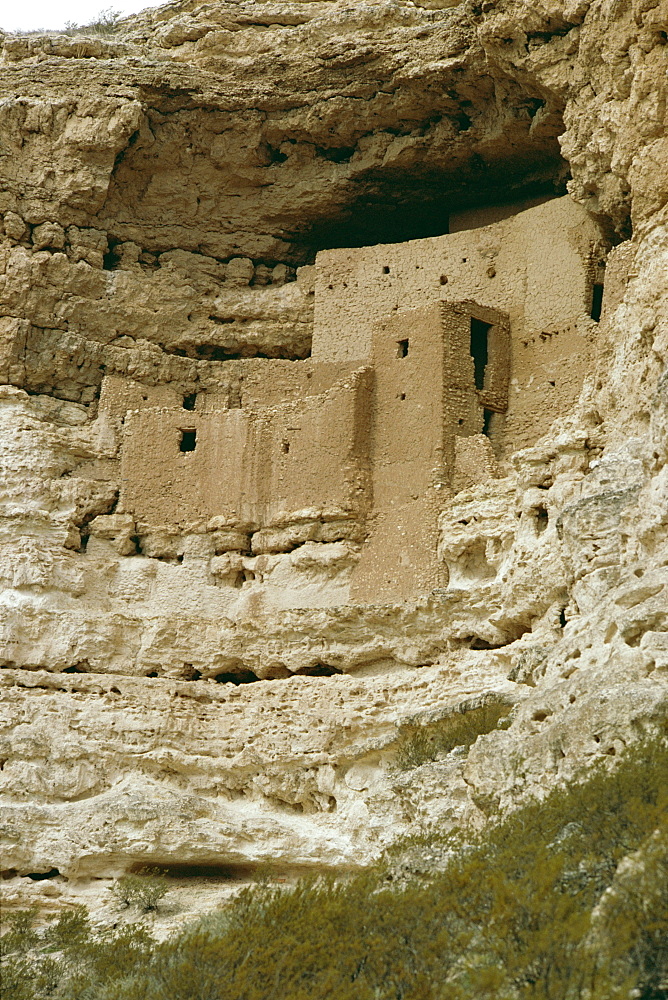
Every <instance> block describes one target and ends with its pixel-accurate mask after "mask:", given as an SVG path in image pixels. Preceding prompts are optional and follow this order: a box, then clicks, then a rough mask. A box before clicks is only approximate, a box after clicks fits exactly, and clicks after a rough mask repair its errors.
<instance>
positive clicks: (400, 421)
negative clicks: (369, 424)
mask: <svg viewBox="0 0 668 1000" xmlns="http://www.w3.org/2000/svg"><path fill="white" fill-rule="evenodd" d="M472 318H475V319H478V320H482V321H483V322H484V323H485V324H488V325H489V337H488V342H489V353H488V363H487V365H486V369H485V380H484V385H483V386H482V387H481V388H480V389H479V390H478V389H476V386H475V367H474V360H473V358H472V356H471V354H470V353H469V347H470V336H471V321H472ZM509 346H510V345H509V327H508V321H507V317H505V316H504V315H503V314H500V313H498V312H496V311H495V310H490V309H484V308H481V307H479V306H477V305H476V304H475V303H461V304H458V305H453V304H451V303H446V302H434V303H432V304H431V305H430V306H426V307H424V308H422V309H415V310H411V311H410V312H407V313H400V314H395V316H393V317H392V318H391V319H390V320H388V321H387V322H386V323H384V324H381V325H379V326H378V328H377V329H376V330H375V331H374V336H373V369H374V379H375V382H374V386H375V392H374V397H373V404H374V405H373V414H372V421H373V432H372V450H371V455H372V477H373V510H374V513H373V519H372V529H371V533H370V537H369V539H368V541H367V543H366V544H365V546H364V548H363V551H362V557H361V560H360V563H359V565H358V567H357V568H356V570H355V574H354V577H353V586H352V596H353V598H354V599H355V598H356V599H357V600H360V601H364V602H373V601H377V600H378V599H397V598H400V599H409V598H410V597H411V596H415V595H416V594H418V593H427V592H429V591H431V590H433V589H434V588H435V587H439V586H442V585H443V584H444V583H447V580H446V579H445V574H444V567H443V565H442V563H441V562H440V561H439V559H438V556H437V535H438V516H439V514H440V513H441V511H442V509H443V506H444V504H445V502H446V500H447V498H448V497H449V496H450V495H451V489H450V485H451V483H452V481H453V478H454V473H455V440H456V438H457V437H458V436H461V435H477V434H479V433H480V431H481V430H482V428H483V423H484V412H485V407H488V406H493V407H494V408H495V409H497V410H499V411H503V410H505V408H506V406H507V402H508V370H509Z"/></svg>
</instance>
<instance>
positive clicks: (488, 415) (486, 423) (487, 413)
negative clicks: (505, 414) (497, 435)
mask: <svg viewBox="0 0 668 1000" xmlns="http://www.w3.org/2000/svg"><path fill="white" fill-rule="evenodd" d="M493 413H494V410H483V411H482V414H483V416H482V432H483V434H484V435H485V437H489V432H490V430H491V426H492V414H493Z"/></svg>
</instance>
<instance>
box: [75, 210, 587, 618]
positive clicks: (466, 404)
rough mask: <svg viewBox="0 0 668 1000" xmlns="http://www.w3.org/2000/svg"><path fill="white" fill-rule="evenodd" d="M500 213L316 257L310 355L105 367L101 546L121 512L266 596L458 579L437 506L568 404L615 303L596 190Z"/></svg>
mask: <svg viewBox="0 0 668 1000" xmlns="http://www.w3.org/2000/svg"><path fill="white" fill-rule="evenodd" d="M488 217H489V210H481V212H480V213H479V214H478V215H477V216H476V214H475V213H472V212H468V213H466V217H465V219H464V222H465V223H466V225H467V228H465V229H464V228H463V229H461V230H460V231H457V232H453V233H451V234H450V235H446V236H441V237H431V238H427V239H421V240H414V241H411V242H409V243H396V244H388V245H380V246H372V247H363V248H357V249H338V250H328V251H323V252H321V253H319V254H318V256H317V258H316V263H315V267H314V268H313V269H310V268H305V269H304V270H305V271H308V272H310V280H311V281H312V283H313V292H314V296H313V297H314V318H313V334H312V349H311V352H310V356H309V357H308V358H305V359H301V360H299V359H298V360H282V359H278V358H277V359H271V358H259V357H250V358H243V357H241V358H239V357H237V358H236V359H229V360H223V361H215V360H214V361H209V362H204V361H198V362H195V364H194V368H195V369H197V368H198V367H199V368H202V369H203V368H205V367H206V369H207V372H206V377H204V372H202V377H201V378H200V377H199V373H198V372H197V370H195V372H194V378H195V382H198V383H199V385H198V389H197V390H196V391H192V386H193V362H192V361H191V360H189V359H185V358H184V359H183V360H181V361H180V360H179V359H178V357H173V358H172V359H171V360H172V362H173V364H172V367H171V371H170V379H169V381H166V382H160V383H159V384H155V379H152V383H153V384H150V383H148V382H144V381H142V380H141V378H138V377H136V376H130V375H129V374H122V373H120V372H115V373H113V374H112V373H110V374H106V375H105V376H104V378H103V381H102V387H101V396H100V408H99V414H100V419H101V420H102V421H104V420H107V421H109V422H111V423H114V422H116V424H117V425H118V427H119V428H120V430H121V446H120V458H119V460H120V463H121V472H120V482H121V490H120V498H119V503H118V506H117V509H116V511H115V513H114V514H113V515H109V516H108V517H105V516H101V517H98V518H97V519H95V520H94V521H93V523H92V524H91V525H90V532H91V539H90V540H89V548H88V551H89V552H94V551H95V546H96V545H101V544H102V545H108V544H109V542H110V541H113V539H114V530H116V528H117V529H118V530H119V531H120V532H121V533H122V534H123V537H124V538H126V539H127V538H129V537H133V538H136V539H137V540H138V546H139V548H138V551H139V553H140V554H143V555H145V556H149V557H155V558H158V559H163V560H166V561H176V560H177V559H179V558H180V559H181V560H182V558H183V550H184V546H185V547H190V549H191V550H192V549H193V546H194V548H195V549H196V550H197V551H198V553H199V554H200V557H201V560H204V562H202V561H200V567H204V565H205V563H206V560H207V559H208V560H209V561H208V565H207V566H206V575H207V579H209V580H210V582H211V583H212V584H214V585H216V586H218V587H220V588H223V589H225V590H226V591H227V592H228V593H229V600H230V601H233V600H235V601H238V600H239V598H240V595H239V593H238V591H240V590H243V591H244V594H243V597H244V600H245V601H249V600H250V601H251V604H250V606H251V607H253V608H255V609H257V608H258V607H259V606H260V607H266V606H267V605H269V606H275V604H276V603H278V604H279V606H283V607H286V606H287V607H289V606H297V607H299V606H326V605H331V604H341V603H347V602H348V601H351V602H356V603H372V604H373V603H383V602H396V601H403V600H412V599H415V598H416V597H418V596H420V595H424V594H428V593H430V592H431V591H432V590H434V589H435V588H438V587H442V586H443V585H444V584H446V583H447V579H446V578H445V575H444V566H443V564H442V562H441V561H440V560H439V558H438V553H437V548H438V546H437V523H438V517H439V514H440V512H441V510H442V508H443V505H444V503H445V502H446V500H447V499H448V498H449V497H451V496H452V495H453V492H454V491H459V490H461V489H462V488H465V487H466V486H473V485H475V484H476V483H480V482H483V481H485V480H487V479H490V480H491V479H494V478H495V477H497V476H498V475H499V474H500V473H499V468H500V465H499V463H502V462H503V460H504V456H505V455H507V454H509V453H511V452H513V451H516V450H517V449H519V448H522V447H526V446H529V445H531V444H532V443H533V442H534V441H536V440H537V439H538V438H539V437H540V435H541V434H543V433H544V432H545V431H546V430H547V429H548V427H549V426H550V424H551V423H552V421H553V420H554V419H555V418H557V417H558V416H559V415H560V414H561V413H564V412H567V410H568V408H569V407H570V406H571V405H572V403H573V402H574V400H575V399H576V398H577V396H578V394H579V392H580V389H581V386H582V381H583V378H584V376H585V374H586V372H587V370H588V364H589V360H590V357H591V348H592V338H593V337H594V335H595V322H594V321H593V320H592V316H594V314H597V315H596V316H595V318H598V316H600V301H599V300H598V299H597V294H598V293H597V291H596V289H597V288H598V287H599V286H598V284H597V283H596V281H597V276H598V270H597V269H598V265H599V263H600V261H601V260H602V259H603V253H604V241H603V238H602V234H601V233H600V232H599V230H598V229H597V227H596V226H595V224H594V223H593V222H592V221H591V219H590V217H589V216H588V215H587V214H586V213H585V211H584V210H583V209H582V208H580V207H579V206H578V205H576V204H575V203H573V202H572V201H571V200H570V199H569V198H559V199H553V200H551V201H545V202H544V203H542V204H539V205H536V206H534V207H532V208H530V209H528V210H525V211H520V212H518V213H517V214H515V215H511V216H509V217H508V218H506V219H502V220H500V221H496V222H492V223H491V224H487V225H485V224H484V223H485V221H486V219H487V218H488ZM455 222H456V220H455ZM110 367H111V366H107V371H109V368H110ZM212 369H214V372H213V378H212V377H211V375H212ZM105 474H106V475H108V474H109V472H108V469H107V471H106V472H105ZM130 523H131V527H130V528H129V527H128V524H130Z"/></svg>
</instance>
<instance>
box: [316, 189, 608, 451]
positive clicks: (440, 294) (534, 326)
mask: <svg viewBox="0 0 668 1000" xmlns="http://www.w3.org/2000/svg"><path fill="white" fill-rule="evenodd" d="M604 249H605V247H604V241H603V239H602V235H601V233H600V231H599V229H598V227H597V226H596V224H595V223H594V222H593V221H592V219H591V217H590V216H589V215H588V214H587V212H586V211H585V210H584V209H583V208H582V207H581V206H580V205H577V204H576V203H575V202H573V201H572V200H571V199H570V198H569V197H564V198H559V199H553V200H552V201H549V202H546V203H544V204H542V205H538V206H536V207H533V208H530V209H528V210H527V211H525V212H521V213H519V214H518V215H515V216H513V217H511V218H508V219H505V220H503V221H501V222H498V223H495V224H494V225H490V226H486V227H483V228H480V229H475V230H467V231H463V232H457V233H453V234H451V235H449V236H440V237H434V238H430V239H424V240H413V241H411V242H409V243H402V244H391V245H384V246H375V247H364V248H362V249H347V250H327V251H324V252H322V253H320V254H319V255H318V258H317V262H316V304H315V327H314V337H313V356H314V358H317V359H318V360H325V359H326V360H331V361H334V360H338V361H343V360H352V359H354V358H359V359H360V360H363V359H366V358H368V357H369V356H370V355H371V352H372V339H373V329H374V325H375V324H377V323H379V322H382V321H383V320H384V319H385V318H386V317H387V316H391V315H392V314H394V313H399V314H401V313H405V312H407V311H408V310H410V309H415V308H418V307H420V306H421V305H423V304H424V303H425V302H429V301H432V300H434V299H441V300H447V301H451V302H461V301H465V300H469V299H470V300H473V301H475V302H476V303H478V304H479V305H481V306H484V307H488V308H492V309H496V310H499V311H502V312H506V313H508V315H509V317H510V323H511V335H512V350H511V353H512V364H513V377H514V376H515V368H514V366H518V367H517V373H518V378H517V380H516V381H515V382H513V383H512V384H511V390H510V395H509V403H508V413H509V419H508V428H509V431H511V432H512V433H508V435H507V436H506V438H505V440H504V442H503V444H504V447H505V448H506V449H511V448H517V447H522V446H525V445H527V444H530V443H532V442H533V441H535V440H536V439H537V438H538V437H539V436H540V435H541V434H542V433H544V432H545V431H546V430H547V429H548V427H549V424H550V421H551V420H552V419H553V416H552V408H551V407H547V408H544V405H543V400H542V399H540V401H539V403H538V405H537V406H536V407H532V409H531V410H529V409H528V408H525V407H524V405H523V403H522V402H521V399H520V396H521V392H522V390H523V388H524V387H525V386H526V383H527V382H528V381H529V380H530V379H531V377H532V375H534V381H535V380H536V379H543V380H544V381H546V382H547V381H549V376H548V378H547V379H546V378H545V371H544V370H543V358H542V354H541V347H542V345H543V344H544V343H545V341H540V342H539V345H538V350H537V351H536V352H527V351H526V350H524V351H522V350H518V348H519V347H523V346H524V342H525V341H531V339H532V338H533V337H535V336H536V335H539V334H540V333H542V332H543V331H548V330H549V331H558V330H561V329H563V328H566V327H572V326H573V325H574V323H575V322H576V320H578V319H581V318H583V317H585V316H588V315H589V312H590V309H591V296H592V285H593V281H594V280H595V277H596V274H597V271H596V266H595V264H596V262H597V261H598V259H600V257H601V256H602V255H603V253H604ZM567 339H568V338H562V340H561V341H558V340H556V339H555V340H554V341H553V344H552V356H554V358H555V365H554V366H553V367H556V368H558V372H555V379H554V380H555V382H556V385H555V387H551V386H548V387H547V389H546V391H547V397H548V399H549V398H550V393H551V390H552V389H556V396H557V398H559V393H560V382H563V383H564V402H563V406H562V403H561V400H560V402H559V407H560V408H561V412H563V410H565V408H566V407H567V406H568V404H569V403H570V402H571V401H572V397H573V390H572V386H573V385H574V384H576V385H577V386H579V385H580V384H581V381H582V378H583V376H584V373H585V369H586V364H585V361H586V359H585V357H584V356H583V355H584V353H586V352H585V351H584V342H578V347H579V348H580V349H579V350H578V351H577V352H576V353H575V355H573V354H572V353H571V350H570V348H571V346H572V343H571V344H569V345H566V343H565V342H566V340H567ZM558 342H559V343H560V344H561V343H564V349H563V350H556V344H557V343H558ZM530 365H535V371H534V370H530V369H529V367H528V366H530ZM569 366H570V369H571V370H570V371H569V370H568V369H569ZM532 384H533V383H532ZM553 395H555V394H553Z"/></svg>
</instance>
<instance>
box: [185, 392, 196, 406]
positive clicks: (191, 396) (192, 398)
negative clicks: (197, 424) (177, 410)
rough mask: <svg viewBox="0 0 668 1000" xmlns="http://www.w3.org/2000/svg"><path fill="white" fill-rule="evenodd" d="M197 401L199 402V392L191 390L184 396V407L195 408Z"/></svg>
mask: <svg viewBox="0 0 668 1000" xmlns="http://www.w3.org/2000/svg"><path fill="white" fill-rule="evenodd" d="M196 402H197V393H196V392H189V393H188V395H187V396H184V397H183V409H184V410H194V409H195V403H196Z"/></svg>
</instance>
